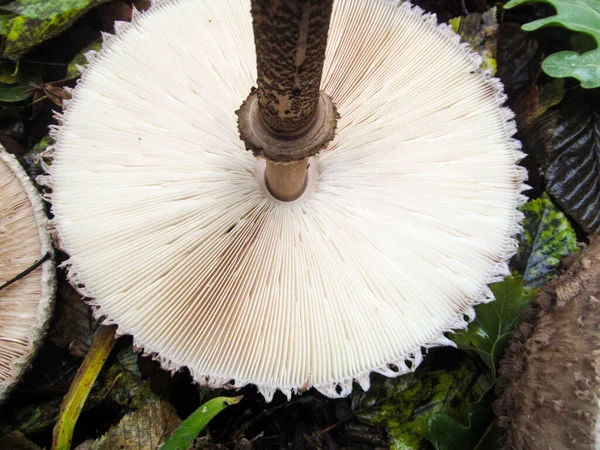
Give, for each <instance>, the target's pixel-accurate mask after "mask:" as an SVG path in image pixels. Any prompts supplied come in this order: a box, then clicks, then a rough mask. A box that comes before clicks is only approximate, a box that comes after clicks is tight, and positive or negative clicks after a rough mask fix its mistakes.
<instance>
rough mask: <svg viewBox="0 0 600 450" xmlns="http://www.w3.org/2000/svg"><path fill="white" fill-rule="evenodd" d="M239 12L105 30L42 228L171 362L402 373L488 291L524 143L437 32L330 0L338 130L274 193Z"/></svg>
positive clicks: (137, 334)
mask: <svg viewBox="0 0 600 450" xmlns="http://www.w3.org/2000/svg"><path fill="white" fill-rule="evenodd" d="M249 10H250V2H249V1H238V0H236V1H231V2H225V1H203V0H175V1H163V2H160V3H159V4H158V5H155V6H153V7H152V8H151V9H150V10H149V11H148V12H146V13H144V14H142V15H140V16H136V17H135V18H134V20H133V24H121V25H120V26H119V27H117V35H116V36H109V37H107V38H106V39H105V44H104V49H103V50H102V52H101V53H100V54H98V55H95V56H94V57H92V58H91V59H92V62H91V65H90V67H89V68H88V69H87V70H86V72H85V74H84V77H83V79H82V81H81V82H80V83H79V85H78V86H77V88H76V90H75V91H74V95H73V99H72V100H71V101H70V102H69V104H68V108H67V110H66V113H65V115H64V117H63V118H62V126H61V127H59V128H58V129H57V130H56V133H55V135H56V138H57V140H58V142H57V145H56V148H55V149H54V159H53V163H52V166H51V167H49V177H48V180H46V181H47V182H48V184H49V185H50V186H51V188H52V191H53V193H52V204H53V212H54V214H55V216H56V218H55V226H56V229H57V233H58V236H59V238H60V242H61V245H62V247H63V248H64V250H65V251H66V252H68V253H69V255H70V260H69V263H70V265H71V266H70V277H71V280H72V281H73V282H74V283H75V284H76V285H79V286H80V288H81V290H82V292H83V293H84V294H85V295H87V296H89V297H91V298H93V299H94V300H93V304H94V305H95V306H96V313H97V315H98V316H103V317H105V318H106V323H116V324H118V326H119V332H120V333H127V334H131V335H133V336H134V338H135V342H136V344H137V345H139V346H141V347H143V348H144V349H145V351H147V352H151V353H155V354H156V355H158V357H159V359H160V360H161V361H162V363H163V365H164V366H165V367H166V368H168V369H178V368H180V367H183V366H185V367H188V368H189V369H190V371H191V373H192V375H193V377H194V378H195V379H196V380H197V381H198V382H201V383H204V384H208V385H211V386H223V385H228V384H229V383H230V381H231V380H233V384H234V385H235V386H242V385H244V384H247V383H252V384H255V385H256V386H257V387H258V388H259V389H260V390H261V392H262V393H263V394H264V395H265V397H266V398H267V399H269V398H271V397H272V396H273V393H274V392H275V390H276V389H280V390H282V391H283V392H284V393H285V394H286V395H288V396H289V395H290V393H291V392H294V391H297V390H299V389H303V388H308V387H311V386H313V387H316V388H317V389H319V390H320V391H321V392H323V393H325V394H326V395H328V396H332V397H334V396H339V395H347V394H348V393H349V392H350V390H351V387H352V382H353V380H354V381H358V382H359V383H360V384H361V385H362V386H363V388H367V387H368V383H369V374H370V373H371V372H373V371H377V372H380V373H384V374H386V375H390V376H392V375H397V374H401V373H405V372H407V371H409V370H414V368H415V367H416V365H418V363H419V361H420V359H421V351H422V348H423V347H430V346H435V345H443V344H447V343H448V342H449V341H448V340H447V339H446V338H445V337H444V333H445V332H448V331H451V330H453V329H457V328H461V327H464V326H465V325H466V321H465V317H466V316H469V317H472V316H473V314H474V313H473V306H474V305H475V304H477V303H479V302H484V301H488V300H490V299H491V292H490V291H489V289H488V288H487V284H488V283H490V282H493V281H498V280H499V279H501V278H502V277H503V276H504V275H506V273H507V267H506V263H505V261H506V260H507V259H508V258H509V257H510V256H511V255H512V254H513V253H514V251H515V249H516V244H515V240H514V239H513V236H514V235H515V233H516V232H517V231H518V229H519V225H518V223H519V220H520V214H519V213H518V211H517V207H518V205H519V204H520V203H521V202H522V196H521V195H520V192H521V191H522V189H523V180H524V178H525V173H524V171H523V169H521V168H520V167H518V165H517V163H518V161H519V160H520V159H521V158H522V156H523V155H522V153H521V152H520V151H519V146H518V143H517V142H516V141H514V140H512V139H511V135H512V134H513V133H514V131H515V130H514V124H513V123H512V121H511V115H510V112H509V111H508V110H506V109H505V108H503V107H502V103H503V101H504V97H503V95H502V91H501V90H502V88H501V86H500V85H499V83H498V82H497V81H496V80H492V79H490V78H489V77H487V76H485V75H484V74H482V73H481V71H480V70H479V64H480V59H479V58H478V57H477V56H475V55H474V54H473V53H472V52H471V50H470V49H469V48H467V47H465V46H464V45H462V44H459V42H458V37H457V36H456V35H455V34H454V33H452V32H451V30H450V29H449V28H448V27H447V26H439V25H437V24H436V22H435V18H434V17H431V16H426V15H424V14H423V13H422V11H421V10H419V9H417V8H411V7H410V5H407V4H401V5H400V4H394V3H392V2H387V1H380V0H367V1H357V0H344V1H338V2H336V3H335V5H334V11H333V17H332V23H331V29H330V33H329V43H328V48H327V57H326V62H325V68H324V74H323V82H322V87H323V90H324V91H325V92H326V93H327V94H329V95H330V96H331V97H332V98H333V101H334V102H335V104H336V105H337V108H338V111H339V113H340V119H339V121H338V129H337V135H336V137H335V139H334V140H333V142H332V143H331V145H330V146H329V148H328V149H327V150H326V151H324V152H322V154H320V155H318V156H317V157H314V158H312V160H311V169H310V173H309V187H308V189H307V191H306V192H305V193H304V195H303V196H302V197H301V198H300V199H298V200H296V201H293V202H289V203H282V202H279V201H277V200H275V199H273V198H272V197H271V196H270V195H269V194H268V192H267V190H266V189H265V186H264V176H263V170H264V168H263V163H261V162H260V161H258V160H256V159H255V158H254V157H253V156H252V154H251V153H250V152H248V151H246V150H245V149H244V144H243V143H242V142H241V141H240V139H239V136H238V130H237V122H236V115H235V111H236V110H237V109H238V108H239V106H240V104H241V103H242V101H243V100H244V99H245V98H246V97H247V95H248V93H249V92H250V88H251V87H252V86H253V85H255V82H256V62H255V52H254V40H253V34H252V22H251V16H250V14H249ZM407 361H409V362H408V363H407Z"/></svg>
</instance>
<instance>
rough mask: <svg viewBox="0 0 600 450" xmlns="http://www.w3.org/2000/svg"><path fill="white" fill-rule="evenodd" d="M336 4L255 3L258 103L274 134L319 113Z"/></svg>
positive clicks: (320, 0) (299, 0) (323, 0)
mask: <svg viewBox="0 0 600 450" xmlns="http://www.w3.org/2000/svg"><path fill="white" fill-rule="evenodd" d="M332 7H333V0H252V17H253V19H254V42H255V45H256V61H257V69H258V104H259V108H260V114H261V117H262V119H263V120H264V121H265V123H266V125H267V126H268V127H269V128H270V129H271V130H272V131H274V132H275V133H290V132H294V131H298V130H300V129H301V128H304V127H306V126H307V125H308V124H309V123H310V122H311V120H312V119H313V117H314V115H315V110H316V108H317V104H318V99H319V89H320V85H321V75H322V73H323V63H324V61H325V49H326V47H327V33H328V31H329V21H330V19H331V11H332Z"/></svg>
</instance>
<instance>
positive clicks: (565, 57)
mask: <svg viewBox="0 0 600 450" xmlns="http://www.w3.org/2000/svg"><path fill="white" fill-rule="evenodd" d="M533 1H544V2H545V3H550V4H551V5H552V6H554V8H555V9H556V15H554V16H551V17H547V18H545V19H540V20H536V21H534V22H530V23H528V24H525V25H523V29H524V30H526V31H533V30H538V29H539V28H542V27H544V26H547V25H562V26H563V27H565V28H568V29H569V30H573V31H579V32H581V33H586V34H589V35H590V36H592V37H593V38H594V39H595V41H596V45H597V47H596V48H595V49H593V50H589V51H587V52H585V53H583V54H579V53H576V52H572V51H563V52H558V53H554V54H553V55H550V56H549V57H548V58H546V59H545V60H544V62H543V63H542V68H543V69H544V72H546V73H547V74H548V75H550V76H551V77H556V78H565V77H574V78H577V79H578V80H579V81H580V82H581V86H582V87H584V88H588V89H589V88H595V87H600V8H599V7H598V1H597V0H511V1H509V2H508V3H507V4H506V5H504V7H505V8H507V9H510V8H514V7H515V6H519V5H522V4H524V3H529V2H533Z"/></svg>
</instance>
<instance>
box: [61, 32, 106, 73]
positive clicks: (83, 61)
mask: <svg viewBox="0 0 600 450" xmlns="http://www.w3.org/2000/svg"><path fill="white" fill-rule="evenodd" d="M101 48H102V42H101V41H96V42H92V43H91V44H90V45H88V46H87V47H85V48H83V49H82V50H81V51H80V52H79V53H78V54H77V55H75V57H74V58H73V59H72V60H71V62H70V63H69V67H67V76H66V77H65V79H67V80H72V79H74V78H78V77H79V76H81V72H80V71H79V67H85V66H87V65H88V60H87V58H86V57H85V54H86V53H87V52H89V51H91V50H95V51H99V50H100V49H101Z"/></svg>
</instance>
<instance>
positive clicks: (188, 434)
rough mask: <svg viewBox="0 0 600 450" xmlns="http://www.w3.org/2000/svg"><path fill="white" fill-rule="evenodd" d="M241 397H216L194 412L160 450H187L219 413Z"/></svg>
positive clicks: (237, 401)
mask: <svg viewBox="0 0 600 450" xmlns="http://www.w3.org/2000/svg"><path fill="white" fill-rule="evenodd" d="M241 399H242V397H217V398H213V399H212V400H209V401H207V402H206V403H205V404H204V405H202V406H200V408H198V409H197V410H196V411H194V412H193V413H192V414H191V415H190V416H189V417H188V418H187V419H185V420H184V421H183V423H182V424H181V425H179V427H177V429H176V430H175V431H174V432H173V434H171V436H169V439H167V441H166V442H165V445H163V446H162V447H161V450H187V448H188V447H189V446H190V445H192V443H193V442H194V439H195V438H196V436H198V434H200V432H201V431H202V430H203V429H204V427H205V426H206V425H207V424H208V422H210V421H211V420H212V418H213V417H215V416H216V415H217V414H219V413H220V412H221V411H223V410H224V409H225V408H227V407H228V406H230V405H235V404H237V403H239V402H240V400H241Z"/></svg>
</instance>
